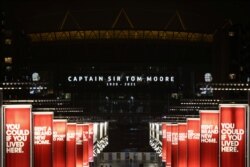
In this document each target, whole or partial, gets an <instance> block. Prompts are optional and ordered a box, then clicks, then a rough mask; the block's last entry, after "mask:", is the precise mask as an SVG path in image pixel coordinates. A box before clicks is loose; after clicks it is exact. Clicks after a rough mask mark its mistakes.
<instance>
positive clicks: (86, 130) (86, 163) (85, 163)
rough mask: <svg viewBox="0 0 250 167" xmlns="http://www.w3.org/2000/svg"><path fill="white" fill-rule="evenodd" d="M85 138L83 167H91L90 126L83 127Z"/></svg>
mask: <svg viewBox="0 0 250 167" xmlns="http://www.w3.org/2000/svg"><path fill="white" fill-rule="evenodd" d="M82 136H83V167H89V150H88V147H89V125H88V124H84V125H83V126H82Z"/></svg>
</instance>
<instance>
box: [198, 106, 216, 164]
mask: <svg viewBox="0 0 250 167" xmlns="http://www.w3.org/2000/svg"><path fill="white" fill-rule="evenodd" d="M200 126H201V134H200V135H201V136H200V137H201V139H200V140H201V145H200V147H201V149H200V150H201V153H200V161H201V167H218V166H219V158H218V155H219V111H213V110H201V111H200Z"/></svg>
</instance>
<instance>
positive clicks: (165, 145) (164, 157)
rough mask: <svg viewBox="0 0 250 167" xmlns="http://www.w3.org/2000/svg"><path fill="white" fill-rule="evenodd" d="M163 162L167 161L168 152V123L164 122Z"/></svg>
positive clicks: (162, 127) (162, 126)
mask: <svg viewBox="0 0 250 167" xmlns="http://www.w3.org/2000/svg"><path fill="white" fill-rule="evenodd" d="M161 129H162V162H166V154H167V126H166V123H164V122H163V123H162V125H161Z"/></svg>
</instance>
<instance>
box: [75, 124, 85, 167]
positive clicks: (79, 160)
mask: <svg viewBox="0 0 250 167" xmlns="http://www.w3.org/2000/svg"><path fill="white" fill-rule="evenodd" d="M82 126H83V125H82V124H77V125H76V167H82V164H83V138H82Z"/></svg>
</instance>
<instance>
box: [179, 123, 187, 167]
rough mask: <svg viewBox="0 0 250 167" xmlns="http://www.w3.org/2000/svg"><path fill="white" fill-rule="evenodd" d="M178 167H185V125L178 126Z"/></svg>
mask: <svg viewBox="0 0 250 167" xmlns="http://www.w3.org/2000/svg"><path fill="white" fill-rule="evenodd" d="M178 167H187V123H179V124H178Z"/></svg>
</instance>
